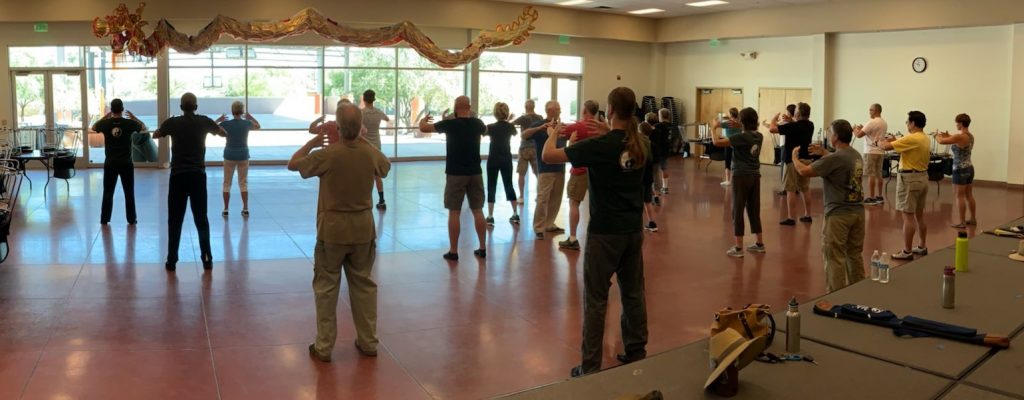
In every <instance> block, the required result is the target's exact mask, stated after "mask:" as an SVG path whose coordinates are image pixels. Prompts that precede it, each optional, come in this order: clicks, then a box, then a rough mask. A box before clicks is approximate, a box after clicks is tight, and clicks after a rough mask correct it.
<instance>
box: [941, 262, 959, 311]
mask: <svg viewBox="0 0 1024 400" xmlns="http://www.w3.org/2000/svg"><path fill="white" fill-rule="evenodd" d="M955 299H956V274H955V273H954V272H953V267H946V268H945V269H944V270H943V271H942V308H953V306H954V305H955V304H956V301H955Z"/></svg>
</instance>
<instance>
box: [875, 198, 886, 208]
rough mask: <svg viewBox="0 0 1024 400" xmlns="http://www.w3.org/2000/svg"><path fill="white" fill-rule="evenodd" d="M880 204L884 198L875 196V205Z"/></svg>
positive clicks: (883, 202) (883, 201)
mask: <svg viewBox="0 0 1024 400" xmlns="http://www.w3.org/2000/svg"><path fill="white" fill-rule="evenodd" d="M882 204H885V198H883V197H881V196H879V197H875V205H876V206H880V205H882Z"/></svg>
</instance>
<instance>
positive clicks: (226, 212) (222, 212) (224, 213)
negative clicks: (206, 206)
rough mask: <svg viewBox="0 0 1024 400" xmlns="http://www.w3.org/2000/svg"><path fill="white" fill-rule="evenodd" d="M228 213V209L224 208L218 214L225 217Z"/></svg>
mask: <svg viewBox="0 0 1024 400" xmlns="http://www.w3.org/2000/svg"><path fill="white" fill-rule="evenodd" d="M228 214H229V213H228V210H226V209H225V210H224V211H221V212H220V216H222V217H226V216H228Z"/></svg>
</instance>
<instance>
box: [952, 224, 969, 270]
mask: <svg viewBox="0 0 1024 400" xmlns="http://www.w3.org/2000/svg"><path fill="white" fill-rule="evenodd" d="M968 240H969V239H967V232H964V231H960V232H959V233H957V234H956V262H955V263H954V265H956V272H967V252H968V247H967V243H968Z"/></svg>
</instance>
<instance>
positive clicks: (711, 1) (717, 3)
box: [686, 0, 729, 7]
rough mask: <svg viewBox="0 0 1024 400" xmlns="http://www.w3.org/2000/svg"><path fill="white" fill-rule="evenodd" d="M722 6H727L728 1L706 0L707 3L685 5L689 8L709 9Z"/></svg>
mask: <svg viewBox="0 0 1024 400" xmlns="http://www.w3.org/2000/svg"><path fill="white" fill-rule="evenodd" d="M722 4H729V2H728V1H722V0H708V1H698V2H695V3H686V5H688V6H690V7H711V6H720V5H722Z"/></svg>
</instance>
